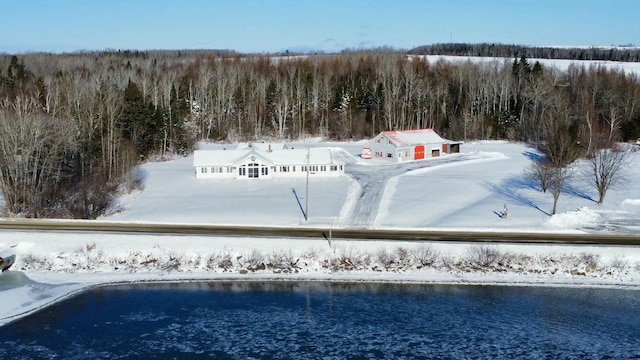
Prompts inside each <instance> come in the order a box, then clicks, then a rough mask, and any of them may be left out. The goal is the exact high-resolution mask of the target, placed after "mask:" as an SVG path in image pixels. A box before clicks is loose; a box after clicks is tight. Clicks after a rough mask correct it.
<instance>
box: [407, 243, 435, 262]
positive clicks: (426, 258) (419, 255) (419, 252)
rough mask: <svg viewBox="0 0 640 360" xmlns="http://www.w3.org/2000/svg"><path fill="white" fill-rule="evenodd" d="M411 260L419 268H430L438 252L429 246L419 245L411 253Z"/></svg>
mask: <svg viewBox="0 0 640 360" xmlns="http://www.w3.org/2000/svg"><path fill="white" fill-rule="evenodd" d="M411 255H412V256H413V259H414V260H415V261H416V263H418V264H419V266H421V267H423V266H432V265H433V264H434V263H435V262H436V259H437V258H438V252H437V251H436V250H434V249H433V246H431V245H425V244H421V245H420V246H418V247H417V248H415V249H413V251H412V252H411Z"/></svg>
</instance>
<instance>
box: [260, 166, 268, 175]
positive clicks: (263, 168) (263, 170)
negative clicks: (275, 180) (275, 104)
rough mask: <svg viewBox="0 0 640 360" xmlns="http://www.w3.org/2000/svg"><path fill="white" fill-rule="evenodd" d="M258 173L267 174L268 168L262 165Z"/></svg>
mask: <svg viewBox="0 0 640 360" xmlns="http://www.w3.org/2000/svg"><path fill="white" fill-rule="evenodd" d="M260 174H262V175H269V168H268V167H266V166H263V167H261V168H260Z"/></svg>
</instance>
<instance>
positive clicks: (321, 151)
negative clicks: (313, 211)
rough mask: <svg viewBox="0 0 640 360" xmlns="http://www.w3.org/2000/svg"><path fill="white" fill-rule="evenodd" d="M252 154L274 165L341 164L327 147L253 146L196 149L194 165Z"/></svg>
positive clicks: (224, 162)
mask: <svg viewBox="0 0 640 360" xmlns="http://www.w3.org/2000/svg"><path fill="white" fill-rule="evenodd" d="M307 155H309V159H308V160H307ZM250 156H256V157H258V158H260V159H263V160H264V161H265V162H268V163H270V164H272V165H305V164H307V163H308V164H312V165H320V164H321V165H327V164H339V163H337V162H335V161H333V159H332V157H331V150H330V149H326V148H308V149H281V150H272V151H270V152H269V151H264V150H261V149H258V148H255V147H252V148H250V149H243V150H196V151H194V152H193V166H216V165H217V166H228V165H234V164H238V163H240V162H242V161H243V160H245V159H247V158H249V157H250Z"/></svg>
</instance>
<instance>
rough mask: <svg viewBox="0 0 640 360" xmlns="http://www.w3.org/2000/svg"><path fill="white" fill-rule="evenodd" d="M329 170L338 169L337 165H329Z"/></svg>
mask: <svg viewBox="0 0 640 360" xmlns="http://www.w3.org/2000/svg"><path fill="white" fill-rule="evenodd" d="M330 170H331V171H338V166H337V165H331V167H330Z"/></svg>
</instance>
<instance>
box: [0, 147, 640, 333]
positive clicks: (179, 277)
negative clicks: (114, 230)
mask: <svg viewBox="0 0 640 360" xmlns="http://www.w3.org/2000/svg"><path fill="white" fill-rule="evenodd" d="M204 146H209V147H217V146H223V145H203V147H204ZM224 146H229V145H224ZM295 146H328V147H331V148H332V149H333V153H334V156H335V157H336V158H339V159H341V160H342V161H344V162H345V163H347V168H346V169H347V170H346V172H347V174H348V175H347V176H344V177H340V178H331V179H311V181H310V184H309V194H308V199H305V198H303V199H302V201H303V202H305V201H308V208H309V221H308V222H305V221H304V218H303V216H302V213H301V211H300V207H299V206H298V203H297V202H296V200H295V198H294V196H293V192H292V189H295V190H296V192H297V193H298V194H305V188H306V184H305V179H295V180H285V179H272V180H264V179H260V180H247V181H237V180H196V179H195V176H194V172H193V167H192V166H191V165H192V157H186V158H179V159H175V160H171V161H165V162H155V163H148V164H145V165H143V166H141V167H140V175H141V176H142V178H143V184H144V188H143V189H141V190H136V191H134V192H132V193H131V194H126V195H124V196H122V197H121V198H120V200H119V202H118V204H117V205H116V206H114V209H113V212H112V213H111V214H110V215H108V216H105V217H104V218H102V219H99V221H118V222H159V223H165V222H171V223H197V224H238V225H242V224H255V225H284V226H306V225H314V226H315V225H323V226H324V225H326V226H330V227H358V228H373V229H375V228H422V229H437V230H446V229H455V230H457V231H460V230H468V231H474V230H481V231H527V232H589V233H594V232H595V233H609V234H611V233H614V234H621V233H627V234H637V233H638V224H637V219H638V215H639V214H640V187H638V186H637V182H636V180H635V179H638V177H639V176H640V167H639V166H637V165H638V164H639V163H640V152H634V153H633V154H632V156H631V162H630V163H629V166H628V167H627V174H626V175H627V179H628V181H627V182H625V183H624V184H623V186H621V187H619V188H617V189H612V190H610V191H609V193H608V194H607V197H606V199H605V203H604V204H602V205H598V204H596V202H595V201H594V200H593V198H594V197H595V196H596V193H595V191H594V190H592V189H590V188H589V187H588V186H586V185H585V183H584V182H583V181H581V179H580V178H579V177H575V178H573V179H572V180H571V181H570V184H569V186H568V187H567V190H566V191H565V192H564V193H563V194H562V196H561V197H560V201H559V204H558V214H557V215H554V216H549V212H550V209H551V207H552V197H551V195H550V194H544V193H542V192H540V191H539V190H538V189H536V188H535V186H533V185H532V184H530V183H528V182H527V181H525V180H524V179H523V177H522V173H523V170H524V169H525V168H526V167H527V166H528V165H529V164H530V163H531V159H532V158H534V157H535V156H537V154H536V152H535V151H534V150H533V149H531V148H528V147H527V146H525V145H523V144H516V143H508V142H500V141H499V142H496V141H492V142H471V143H466V144H464V145H463V146H462V148H461V151H462V152H461V154H456V155H450V156H443V157H440V158H436V159H429V160H425V161H423V162H420V163H412V164H403V165H389V164H384V163H376V162H371V161H363V160H361V159H359V157H358V154H359V152H360V148H361V147H362V146H363V143H326V142H322V141H320V140H318V139H313V140H309V141H307V142H304V143H300V144H295ZM505 205H506V207H507V208H508V213H509V216H508V218H507V219H502V218H500V217H498V216H497V215H496V213H497V212H500V211H502V210H503V208H504V206H505ZM12 245H16V246H15V248H14V249H15V251H16V252H17V254H18V257H17V261H16V263H15V265H14V267H13V268H12V269H11V270H10V271H7V272H4V273H3V274H2V275H0V294H2V295H4V296H3V303H2V305H0V324H2V323H6V322H7V321H11V320H12V319H15V318H17V317H19V316H22V315H25V314H28V313H30V312H32V311H34V310H35V309H38V308H40V307H42V306H45V305H47V304H49V303H51V302H52V301H56V300H59V299H61V298H64V297H66V296H69V295H72V294H74V293H75V292H76V291H81V290H82V289H85V288H87V287H90V286H95V285H97V284H104V283H114V282H122V281H185V280H198V279H240V280H262V279H273V278H276V279H288V280H298V279H305V280H309V279H310V280H359V281H363V280H364V281H399V282H409V281H418V282H438V283H483V284H519V285H524V284H535V285H545V286H546V285H549V286H551V285H556V286H623V287H629V288H632V289H640V249H639V248H636V247H631V246H629V247H627V246H616V247H609V246H560V245H544V246H542V245H520V246H515V245H481V244H466V243H428V242H425V243H421V244H416V243H408V242H391V241H344V240H340V239H333V240H332V241H331V242H328V241H327V240H325V239H324V238H319V239H317V240H312V239H311V240H310V239H305V240H299V239H281V238H243V237H231V238H222V237H208V236H176V235H163V236H151V235H127V234H81V233H60V232H56V233H45V232H41V233H33V232H16V231H3V232H0V249H4V248H8V247H9V246H12Z"/></svg>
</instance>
